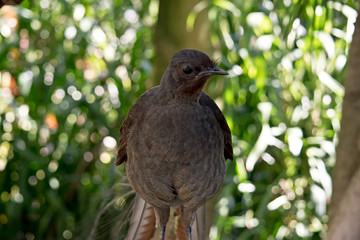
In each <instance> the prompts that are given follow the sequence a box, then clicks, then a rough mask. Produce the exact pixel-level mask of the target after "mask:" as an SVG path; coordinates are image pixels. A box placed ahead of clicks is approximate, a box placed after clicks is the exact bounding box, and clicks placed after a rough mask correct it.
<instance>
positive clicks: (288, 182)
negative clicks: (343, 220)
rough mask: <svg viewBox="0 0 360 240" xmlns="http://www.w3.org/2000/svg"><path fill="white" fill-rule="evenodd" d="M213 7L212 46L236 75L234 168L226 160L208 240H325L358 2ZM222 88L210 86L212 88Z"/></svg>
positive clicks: (227, 105)
mask: <svg viewBox="0 0 360 240" xmlns="http://www.w3.org/2000/svg"><path fill="white" fill-rule="evenodd" d="M213 2H214V6H212V7H211V8H210V10H209V17H210V19H211V20H212V22H213V30H214V35H213V38H212V41H213V44H214V45H215V46H217V47H218V48H221V49H222V53H221V55H222V56H223V58H222V60H221V62H222V63H223V64H224V65H225V66H226V67H225V68H228V69H229V68H230V69H231V70H230V73H231V74H230V81H228V82H225V83H224V88H223V89H222V90H221V91H223V97H224V109H225V113H226V117H227V119H228V121H229V122H230V125H231V129H232V134H233V136H234V140H233V143H234V152H235V154H236V163H235V164H234V165H233V164H229V168H228V178H227V184H226V186H225V187H224V190H223V192H222V198H221V200H220V201H219V203H218V210H219V218H218V220H217V225H216V227H213V229H212V230H213V231H212V234H211V235H212V237H213V238H214V239H234V238H238V239H283V238H285V239H299V238H311V239H321V238H322V237H324V233H325V231H326V226H327V225H326V224H327V220H328V218H327V216H326V207H327V203H328V201H329V200H330V196H331V191H332V185H331V177H330V174H331V168H332V167H333V165H334V162H335V157H336V156H335V147H336V144H337V133H338V131H339V128H340V118H341V106H342V98H343V95H344V88H343V86H342V80H343V78H344V72H345V68H344V67H345V65H346V60H347V52H348V48H349V44H350V42H351V38H352V34H353V31H354V23H355V19H356V16H357V13H356V11H355V10H354V9H353V8H352V7H354V6H353V5H351V4H352V3H349V2H341V1H338V2H332V1H328V2H321V1H320V2H319V1H304V2H298V1H293V2H291V1H234V2H230V1H224V0H214V1H213ZM216 87H217V86H216V83H213V85H212V86H210V87H209V91H214V92H216V91H217V89H216ZM229 173H230V174H229Z"/></svg>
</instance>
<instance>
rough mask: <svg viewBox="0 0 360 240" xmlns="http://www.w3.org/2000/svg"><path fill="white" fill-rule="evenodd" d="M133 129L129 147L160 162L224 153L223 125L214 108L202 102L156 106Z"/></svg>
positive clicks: (183, 160)
mask: <svg viewBox="0 0 360 240" xmlns="http://www.w3.org/2000/svg"><path fill="white" fill-rule="evenodd" d="M133 131H134V132H133V133H132V134H130V138H129V143H130V147H133V148H134V150H135V149H136V151H138V152H139V153H140V155H143V156H142V157H149V156H150V157H153V158H154V159H156V160H157V161H166V162H172V161H176V162H179V161H181V162H188V161H192V160H194V159H201V158H212V157H216V156H213V155H214V154H215V155H220V156H221V155H222V154H223V147H224V140H223V134H222V132H221V128H220V126H219V124H218V122H217V121H216V119H215V117H214V114H213V113H212V112H211V110H208V109H206V108H203V107H201V106H199V105H190V104H179V105H170V106H157V107H154V108H153V109H151V110H149V111H148V113H147V114H146V115H145V117H144V119H143V120H142V121H139V122H138V123H137V126H136V127H135V128H134V129H133ZM132 142H134V143H135V144H134V145H132V144H131V143H132Z"/></svg>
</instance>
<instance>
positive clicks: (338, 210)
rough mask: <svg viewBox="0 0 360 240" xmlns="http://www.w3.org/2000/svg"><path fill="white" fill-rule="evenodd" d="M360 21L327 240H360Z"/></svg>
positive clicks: (350, 64)
mask: <svg viewBox="0 0 360 240" xmlns="http://www.w3.org/2000/svg"><path fill="white" fill-rule="evenodd" d="M359 66H360V18H359V17H358V18H357V21H356V24H355V33H354V36H353V42H352V45H351V49H350V52H349V62H348V70H347V76H346V79H345V97H344V102H343V113H342V121H341V130H340V136H339V145H338V148H337V161H336V164H335V167H334V170H333V189H334V191H333V196H332V199H331V204H330V210H329V217H330V221H329V230H328V234H327V239H329V240H330V239H331V240H332V239H343V240H347V239H349V240H353V239H360V227H359V223H360V204H359V200H360V184H359V183H360V67H359Z"/></svg>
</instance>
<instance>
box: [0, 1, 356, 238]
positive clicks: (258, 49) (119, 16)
mask: <svg viewBox="0 0 360 240" xmlns="http://www.w3.org/2000/svg"><path fill="white" fill-rule="evenodd" d="M205 3H206V4H205V5H204V3H201V4H202V5H199V6H198V7H194V12H193V13H191V14H190V15H189V21H188V22H187V23H188V25H189V26H188V27H189V30H191V24H192V23H193V22H194V21H196V14H197V12H199V11H202V10H204V9H207V10H208V11H209V12H208V15H209V19H210V21H211V24H212V30H213V34H212V37H211V42H212V44H213V46H214V48H215V49H217V52H215V56H222V57H221V59H220V61H219V62H220V63H221V65H222V66H221V67H223V68H225V69H230V71H229V72H230V77H229V79H224V78H221V79H220V78H218V79H217V81H211V82H210V84H209V86H208V92H209V93H210V94H211V95H212V96H221V97H218V98H217V99H216V100H217V103H218V104H219V105H220V106H222V108H223V110H224V113H225V115H226V118H227V120H228V122H229V124H230V127H231V129H232V133H233V143H234V153H235V155H236V161H235V162H234V163H229V164H228V175H227V179H226V183H225V186H224V188H223V191H222V193H221V196H220V201H219V202H218V204H217V210H218V217H217V219H216V224H215V225H214V226H213V227H212V229H211V237H212V239H283V238H285V239H300V238H302V239H306V238H312V239H320V238H321V237H322V236H323V234H324V232H325V231H326V223H327V216H326V204H327V202H328V200H329V197H330V195H331V179H330V175H329V174H330V173H331V168H332V166H333V164H334V161H335V146H336V141H337V133H338V131H339V126H340V123H339V119H340V117H341V104H342V97H343V94H344V90H343V87H342V80H343V78H344V67H345V65H346V60H347V52H348V48H349V44H350V42H351V37H352V33H353V27H354V25H353V24H354V22H355V17H356V11H355V10H353V8H354V5H353V2H349V1H345V0H343V1H336V2H334V1H315V0H309V1H303V2H299V1H292V2H291V1H288V0H286V1H277V0H274V1H268V0H264V1H260V0H251V1H240V0H238V1H226V0H212V1H209V2H205ZM157 8H158V1H156V0H152V1H150V0H145V1H140V0H132V1H129V0H128V1H122V0H114V1H98V2H96V1H90V0H89V1H82V2H81V3H79V2H76V1H74V0H68V1H60V0H54V1H48V0H41V1H24V2H23V3H22V5H21V6H20V7H15V8H12V7H3V8H2V10H1V13H0V85H1V88H0V121H1V128H0V137H1V143H0V186H1V188H0V202H1V204H0V223H1V225H0V233H1V234H0V235H1V238H4V239H24V238H25V239H34V238H37V239H62V238H64V239H71V238H77V237H79V236H82V233H83V232H84V231H85V234H87V233H86V231H88V232H90V231H94V229H92V230H91V229H90V228H91V227H92V224H93V222H94V220H95V222H96V221H97V220H99V218H104V216H103V215H97V211H98V210H99V209H102V210H101V212H102V213H106V214H104V215H111V214H113V212H111V210H110V211H108V210H109V208H108V206H110V205H111V204H112V205H111V207H115V209H116V210H117V211H118V213H119V214H120V213H121V212H122V209H125V208H126V206H127V205H128V203H129V201H127V200H124V199H123V198H120V200H119V201H113V200H114V199H115V196H114V194H113V193H114V191H115V192H116V191H117V190H116V189H115V188H117V187H119V185H115V182H117V181H118V180H119V179H121V178H122V176H124V169H123V168H117V169H115V168H114V167H113V166H112V164H111V160H112V159H113V157H114V154H115V149H116V138H117V131H118V129H119V126H120V124H121V121H122V119H123V118H124V116H125V114H126V113H127V111H128V109H129V108H130V106H131V104H132V103H133V102H134V101H135V99H136V98H137V97H138V96H139V95H140V94H141V93H142V92H144V91H145V86H146V80H147V79H148V78H149V76H151V70H152V60H153V56H154V50H153V45H152V44H153V39H152V27H153V26H154V24H155V23H156V17H157V11H158V9H157ZM114 185H115V187H113V186H114ZM120 186H122V185H121V184H120ZM114 189H115V190H114ZM125 189H126V187H125ZM118 192H120V193H121V194H122V196H125V195H126V194H129V192H127V193H125V192H126V191H125V192H124V189H122V190H119V191H118ZM104 199H105V201H104ZM117 200H118V199H117ZM109 204H110V205H109ZM126 216H127V215H126V213H125V212H124V216H123V217H125V218H126ZM105 217H106V216H105ZM108 223H109V225H110V224H112V222H108ZM116 226H118V225H116ZM79 227H80V230H79V229H78V228H79ZM97 230H98V231H102V232H103V235H102V236H104V238H105V239H106V238H107V237H108V236H110V234H113V233H104V231H106V229H105V230H104V229H102V230H101V229H100V230H99V229H97ZM80 239H81V237H80Z"/></svg>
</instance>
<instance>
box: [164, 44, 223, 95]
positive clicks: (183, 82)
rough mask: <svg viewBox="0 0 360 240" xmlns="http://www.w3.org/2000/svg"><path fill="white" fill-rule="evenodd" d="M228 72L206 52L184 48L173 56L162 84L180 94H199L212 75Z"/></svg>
mask: <svg viewBox="0 0 360 240" xmlns="http://www.w3.org/2000/svg"><path fill="white" fill-rule="evenodd" d="M227 74H228V73H227V72H226V71H225V70H223V69H221V68H219V67H217V66H216V62H215V61H212V60H211V59H210V58H209V57H208V56H207V55H206V54H205V53H203V52H200V51H197V50H193V49H184V50H181V51H179V52H177V53H175V54H174V56H173V57H172V59H171V61H170V64H169V66H168V68H167V70H166V72H165V74H164V76H163V78H162V80H161V84H162V85H163V86H165V85H166V86H167V88H168V87H170V88H171V89H172V90H174V92H176V93H178V94H182V95H187V96H189V95H197V94H200V92H201V90H202V88H203V87H204V85H205V83H206V81H207V80H208V79H209V78H210V77H211V76H213V75H227Z"/></svg>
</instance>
